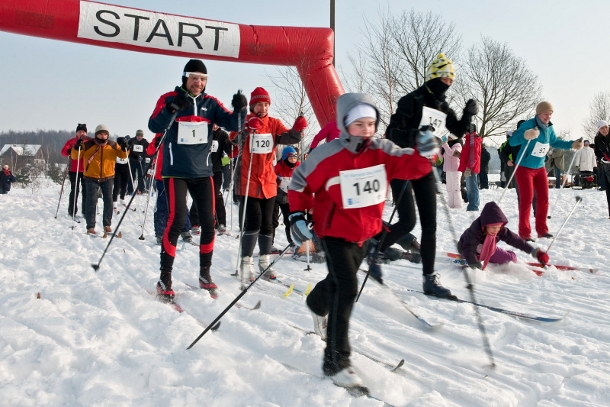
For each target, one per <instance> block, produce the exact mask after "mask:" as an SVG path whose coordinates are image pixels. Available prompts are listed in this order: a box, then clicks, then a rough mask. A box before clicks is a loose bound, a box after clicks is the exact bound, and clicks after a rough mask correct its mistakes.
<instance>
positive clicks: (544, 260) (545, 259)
mask: <svg viewBox="0 0 610 407" xmlns="http://www.w3.org/2000/svg"><path fill="white" fill-rule="evenodd" d="M532 254H533V255H534V257H535V258H537V259H538V261H539V262H540V264H542V265H544V266H546V265H547V264H548V263H549V261H550V260H551V259H550V257H549V255H548V254H547V253H546V252H543V251H542V250H540V249H535V250H534V252H533V253H532Z"/></svg>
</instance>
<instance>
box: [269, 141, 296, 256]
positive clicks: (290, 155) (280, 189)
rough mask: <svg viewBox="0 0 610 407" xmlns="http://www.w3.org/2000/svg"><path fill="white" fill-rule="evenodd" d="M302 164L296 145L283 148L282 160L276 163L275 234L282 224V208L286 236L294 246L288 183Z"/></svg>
mask: <svg viewBox="0 0 610 407" xmlns="http://www.w3.org/2000/svg"><path fill="white" fill-rule="evenodd" d="M299 165H300V163H299V162H298V161H297V151H296V150H295V149H294V147H291V146H288V147H286V148H284V150H282V161H280V162H278V163H277V164H276V165H275V174H276V175H277V195H276V197H275V208H274V209H273V236H274V238H275V229H277V227H278V226H279V224H280V210H281V211H282V216H283V218H284V226H285V227H286V238H287V239H288V243H289V244H290V245H291V246H292V244H293V243H292V237H290V222H289V220H288V216H289V215H290V205H288V185H290V181H292V173H293V172H294V170H295V169H296V168H297V167H298V166H299Z"/></svg>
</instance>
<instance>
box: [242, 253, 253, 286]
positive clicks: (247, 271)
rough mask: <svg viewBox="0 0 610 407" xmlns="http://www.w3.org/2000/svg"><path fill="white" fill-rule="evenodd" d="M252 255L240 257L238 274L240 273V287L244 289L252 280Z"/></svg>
mask: <svg viewBox="0 0 610 407" xmlns="http://www.w3.org/2000/svg"><path fill="white" fill-rule="evenodd" d="M252 264H253V262H252V257H250V256H245V257H242V258H241V265H240V268H239V274H240V275H241V289H242V290H243V289H245V288H246V286H248V284H250V283H251V282H252V281H254V275H253V274H252Z"/></svg>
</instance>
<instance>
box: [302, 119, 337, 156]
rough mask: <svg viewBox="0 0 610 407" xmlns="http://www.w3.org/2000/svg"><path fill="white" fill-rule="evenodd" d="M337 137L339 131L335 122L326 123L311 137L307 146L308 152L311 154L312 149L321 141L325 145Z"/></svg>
mask: <svg viewBox="0 0 610 407" xmlns="http://www.w3.org/2000/svg"><path fill="white" fill-rule="evenodd" d="M338 137H339V129H338V128H337V122H336V121H332V122H328V123H326V126H324V127H322V128H321V129H320V131H319V132H318V134H316V135H315V136H314V137H313V140H312V141H311V145H310V146H309V152H310V153H311V152H312V151H313V149H314V148H316V147H317V146H318V144H320V142H321V141H322V140H324V141H325V142H326V143H328V142H330V141H332V140H334V139H336V138H338Z"/></svg>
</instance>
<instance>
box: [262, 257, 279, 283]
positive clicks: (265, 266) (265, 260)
mask: <svg viewBox="0 0 610 407" xmlns="http://www.w3.org/2000/svg"><path fill="white" fill-rule="evenodd" d="M270 264H271V255H270V254H261V256H260V258H259V259H258V272H259V273H262V272H265V274H264V275H263V277H266V278H268V279H269V280H275V278H276V277H275V271H274V270H273V269H272V268H271V267H269V265H270Z"/></svg>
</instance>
